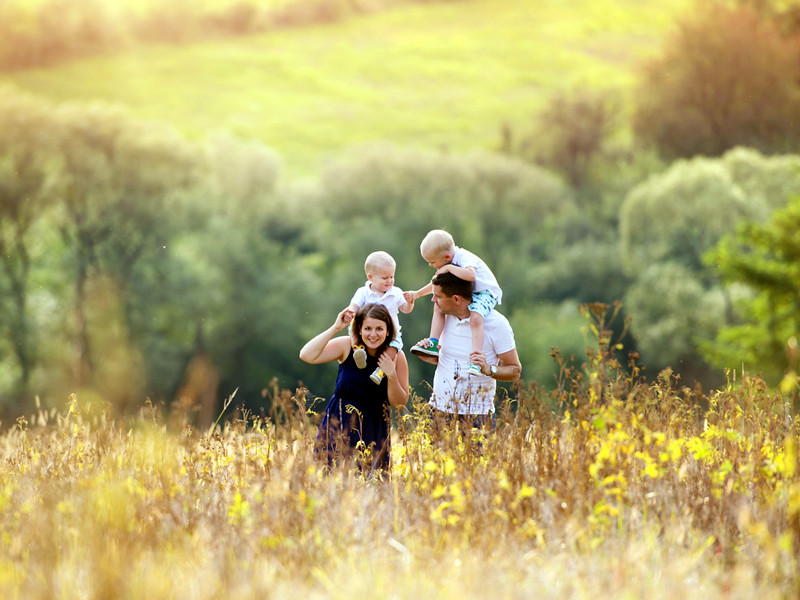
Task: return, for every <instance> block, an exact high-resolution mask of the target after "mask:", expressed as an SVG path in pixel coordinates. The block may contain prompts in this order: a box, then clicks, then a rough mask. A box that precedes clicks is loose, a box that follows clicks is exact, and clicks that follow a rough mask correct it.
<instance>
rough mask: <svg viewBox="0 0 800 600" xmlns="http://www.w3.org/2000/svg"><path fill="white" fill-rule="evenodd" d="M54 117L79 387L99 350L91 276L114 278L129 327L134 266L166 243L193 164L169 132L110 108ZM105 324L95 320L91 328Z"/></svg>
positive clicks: (76, 109) (64, 111) (191, 153)
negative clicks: (94, 345)
mask: <svg viewBox="0 0 800 600" xmlns="http://www.w3.org/2000/svg"><path fill="white" fill-rule="evenodd" d="M57 115H58V118H59V121H60V123H61V124H62V125H61V131H62V137H61V139H60V142H59V151H60V152H61V155H62V157H63V163H64V167H63V169H64V173H63V178H64V185H63V190H62V195H61V197H60V199H59V200H60V201H59V211H60V226H59V228H60V231H61V235H62V238H63V240H64V245H65V248H66V251H67V258H66V260H67V267H68V270H67V272H68V273H69V274H70V275H69V281H70V284H71V286H72V290H73V292H72V294H71V296H72V298H73V306H74V312H73V315H74V327H75V331H74V343H75V352H74V365H75V366H74V369H73V377H74V381H75V382H76V383H77V384H78V385H83V384H86V383H88V382H89V381H90V380H91V376H92V372H93V371H94V370H95V368H96V366H97V364H96V363H97V362H98V361H100V359H101V357H102V355H103V353H104V350H103V349H100V348H97V349H94V348H92V328H91V327H90V325H91V317H92V316H91V315H90V314H89V311H88V307H89V306H90V302H89V300H90V299H89V293H90V287H91V286H92V285H93V283H92V282H93V281H98V280H99V281H103V280H105V278H107V277H110V278H111V279H112V280H113V281H114V282H115V284H114V285H115V287H117V288H118V293H119V294H120V296H121V298H122V299H123V300H122V302H123V306H124V311H123V313H122V314H123V317H124V325H125V326H126V327H128V326H130V315H131V311H133V310H134V309H135V302H134V298H135V288H132V287H131V283H132V282H133V280H134V277H135V276H136V275H137V268H138V267H139V265H141V264H142V263H143V262H149V261H158V260H159V257H160V256H161V255H163V254H164V250H166V249H168V248H169V239H170V237H171V236H172V235H173V234H174V233H175V229H174V227H175V223H176V219H175V218H174V216H175V211H176V210H178V209H179V206H180V202H181V197H180V192H181V190H186V189H189V188H190V187H191V186H192V185H193V184H194V182H195V175H196V170H197V168H198V166H199V162H198V160H197V159H198V156H197V151H196V150H193V149H192V148H191V147H190V146H189V145H188V144H187V143H186V142H185V141H184V140H182V139H181V138H180V137H178V136H177V135H176V134H175V133H174V132H172V131H171V130H169V129H167V128H164V127H161V126H159V125H155V124H148V123H143V122H139V121H135V120H133V119H131V118H130V117H129V116H128V115H126V114H125V113H123V112H121V111H119V110H116V109H111V108H108V107H104V106H101V105H93V106H88V107H87V106H80V105H72V106H63V107H60V108H59V109H58V111H57ZM98 278H99V279H98ZM107 326H109V325H108V324H102V323H98V324H97V325H96V327H95V331H98V330H99V328H103V327H107ZM133 395H135V394H133Z"/></svg>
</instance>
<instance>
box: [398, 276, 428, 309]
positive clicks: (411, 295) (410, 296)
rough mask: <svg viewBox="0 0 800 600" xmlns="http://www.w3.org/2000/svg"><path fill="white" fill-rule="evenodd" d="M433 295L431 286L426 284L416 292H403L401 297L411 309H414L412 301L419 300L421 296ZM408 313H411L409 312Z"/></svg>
mask: <svg viewBox="0 0 800 600" xmlns="http://www.w3.org/2000/svg"><path fill="white" fill-rule="evenodd" d="M432 293H433V284H432V283H430V282H429V283H428V285H426V286H425V287H423V288H420V289H418V290H417V291H416V292H403V297H404V298H405V299H406V302H408V303H410V304H411V308H414V301H415V300H416V299H417V298H421V297H422V296H427V295H428V294H432ZM408 312H411V311H410V310H409V311H408Z"/></svg>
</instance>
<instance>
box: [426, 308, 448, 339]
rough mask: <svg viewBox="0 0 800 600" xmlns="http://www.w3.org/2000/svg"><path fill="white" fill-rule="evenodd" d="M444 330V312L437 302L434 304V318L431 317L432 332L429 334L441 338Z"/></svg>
mask: <svg viewBox="0 0 800 600" xmlns="http://www.w3.org/2000/svg"><path fill="white" fill-rule="evenodd" d="M442 331H444V314H443V313H442V311H441V310H439V307H438V306H436V305H435V304H434V305H433V318H432V319H431V334H430V335H429V336H428V337H430V338H432V339H434V340H437V341H438V340H439V338H441V337H442Z"/></svg>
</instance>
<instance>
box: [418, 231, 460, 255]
mask: <svg viewBox="0 0 800 600" xmlns="http://www.w3.org/2000/svg"><path fill="white" fill-rule="evenodd" d="M419 251H420V253H421V254H422V256H430V257H434V258H438V257H440V256H444V255H445V254H452V253H453V252H454V251H455V242H454V241H453V236H452V235H450V234H449V233H447V232H446V231H445V230H444V229H434V230H432V231H429V232H428V234H427V235H426V236H425V237H424V238H423V240H422V242H421V243H420V245H419Z"/></svg>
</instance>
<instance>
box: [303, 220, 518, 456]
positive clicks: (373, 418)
mask: <svg viewBox="0 0 800 600" xmlns="http://www.w3.org/2000/svg"><path fill="white" fill-rule="evenodd" d="M420 253H421V255H422V258H423V259H424V260H425V261H427V262H428V264H429V265H430V266H431V267H433V268H434V269H436V273H435V274H434V276H433V278H432V279H431V281H430V283H429V284H428V285H426V286H424V287H422V288H421V289H419V290H416V291H407V292H404V291H402V290H401V289H400V288H399V287H397V286H395V285H394V274H395V268H396V264H395V261H394V259H393V258H392V257H391V256H390V255H389V254H388V253H386V252H373V253H372V254H370V255H369V256H368V257H367V260H366V262H365V265H364V270H365V271H366V275H367V282H366V284H365V285H364V286H362V287H361V288H359V289H358V290H357V291H356V293H355V294H354V295H353V299H352V300H351V301H350V305H349V306H348V307H347V308H345V309H344V310H342V311H341V312H340V313H339V314H338V315H337V316H336V320H335V321H334V323H333V324H332V325H331V326H330V327H328V328H327V329H326V330H324V331H322V332H321V333H319V334H317V335H316V336H315V337H314V338H312V339H311V340H309V341H308V342H307V343H306V344H305V346H303V348H302V350H301V351H300V359H301V360H303V361H305V362H307V363H310V364H321V363H327V362H331V361H333V360H337V361H338V362H339V371H338V374H337V376H336V384H335V387H334V392H333V396H332V397H331V398H330V400H329V401H328V404H327V406H326V407H325V411H324V413H323V415H322V420H321V422H320V426H319V432H318V435H317V454H318V455H319V456H320V457H321V458H323V459H325V460H327V461H328V463H329V464H332V463H333V462H334V461H335V460H336V458H337V457H339V456H346V455H348V454H349V453H351V452H352V450H353V449H354V448H363V449H365V450H367V455H368V456H369V460H370V463H371V465H370V466H371V467H372V468H375V469H383V468H387V467H388V466H389V459H390V455H391V437H390V435H389V433H390V420H389V416H390V410H389V409H390V407H391V408H395V409H401V408H403V407H404V406H405V405H406V403H407V401H408V362H407V360H406V356H405V354H404V353H403V351H402V348H403V344H402V337H401V332H400V323H399V321H398V313H400V312H402V313H409V312H411V311H412V310H413V308H414V303H415V302H416V301H417V300H418V299H419V298H420V297H422V296H426V295H429V294H432V295H433V299H432V300H433V303H434V309H433V318H432V320H431V329H430V335H429V337H427V338H425V339H423V340H421V341H420V342H418V343H417V344H415V345H414V346H413V347H412V348H411V353H412V354H414V355H415V356H417V357H419V358H420V359H421V360H423V361H425V362H428V363H432V364H435V365H436V371H435V374H434V380H433V390H432V393H431V397H430V401H429V404H430V406H431V410H432V411H433V412H434V413H435V414H440V416H447V417H449V418H451V419H458V420H459V421H461V422H462V424H463V426H465V427H477V428H486V427H491V426H493V424H494V410H495V409H494V398H495V393H496V388H497V383H496V382H497V381H514V380H516V379H518V378H519V377H520V375H521V372H522V365H521V364H520V362H519V357H518V356H517V350H516V346H515V342H514V333H513V331H512V330H511V326H510V325H509V323H508V320H507V319H506V318H505V317H504V316H503V315H502V314H500V313H499V312H497V310H496V309H495V306H496V305H497V304H500V301H501V298H502V290H501V289H500V287H499V285H498V284H497V279H496V278H495V276H494V274H493V273H492V271H491V270H490V269H489V267H488V266H486V263H485V262H484V261H483V260H481V259H480V258H479V257H478V256H476V255H475V254H473V253H471V252H469V251H468V250H465V249H463V248H460V247H458V246H456V244H455V242H454V240H453V237H452V236H451V235H450V234H449V233H448V232H446V231H444V230H441V229H435V230H433V231H430V232H429V233H428V234H427V235H426V236H425V238H424V239H423V240H422V243H421V244H420ZM348 328H349V335H347V336H337V334H338V333H340V332H342V331H344V330H345V329H348Z"/></svg>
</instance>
